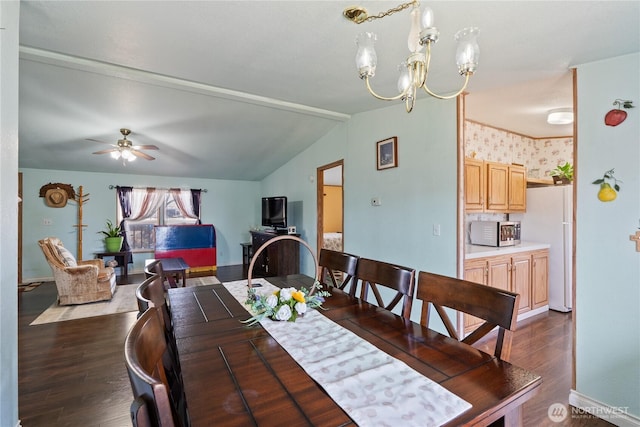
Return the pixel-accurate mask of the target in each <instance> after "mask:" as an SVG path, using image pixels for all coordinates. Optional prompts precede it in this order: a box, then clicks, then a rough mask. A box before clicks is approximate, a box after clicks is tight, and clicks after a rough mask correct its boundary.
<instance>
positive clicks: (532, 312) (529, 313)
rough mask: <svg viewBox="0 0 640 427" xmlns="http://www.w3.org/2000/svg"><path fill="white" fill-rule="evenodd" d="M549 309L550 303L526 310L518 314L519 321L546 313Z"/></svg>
mask: <svg viewBox="0 0 640 427" xmlns="http://www.w3.org/2000/svg"><path fill="white" fill-rule="evenodd" d="M547 311H549V306H548V305H543V306H542V307H538V308H536V309H533V310H529V311H525V312H524V313H522V314H519V315H518V322H519V321H521V320H524V319H528V318H529V317H533V316H536V315H538V314H541V313H544V312H547Z"/></svg>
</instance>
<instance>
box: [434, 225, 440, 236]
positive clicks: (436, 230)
mask: <svg viewBox="0 0 640 427" xmlns="http://www.w3.org/2000/svg"><path fill="white" fill-rule="evenodd" d="M433 235H434V236H439V235H440V224H433Z"/></svg>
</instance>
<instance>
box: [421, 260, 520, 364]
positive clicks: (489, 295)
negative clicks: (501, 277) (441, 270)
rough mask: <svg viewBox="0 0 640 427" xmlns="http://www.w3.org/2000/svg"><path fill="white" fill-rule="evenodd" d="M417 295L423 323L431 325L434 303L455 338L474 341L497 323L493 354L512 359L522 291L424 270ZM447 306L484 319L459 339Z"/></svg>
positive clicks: (507, 359)
mask: <svg viewBox="0 0 640 427" xmlns="http://www.w3.org/2000/svg"><path fill="white" fill-rule="evenodd" d="M416 298H417V299H419V300H421V301H422V313H421V316H420V323H421V324H423V325H424V326H426V327H428V326H429V314H430V307H431V306H433V307H435V309H436V311H437V313H438V315H439V316H440V318H441V319H442V322H443V323H444V326H445V327H446V328H447V332H448V333H449V335H450V336H451V337H452V338H455V339H456V340H458V341H462V342H464V343H466V344H469V345H471V344H474V343H475V342H477V341H478V340H479V339H480V338H482V337H484V336H485V335H486V334H488V333H489V332H491V331H492V330H493V329H494V328H495V327H496V326H497V327H498V338H497V341H496V347H495V351H494V355H495V356H496V357H497V358H498V359H501V360H505V361H509V358H510V356H511V342H512V339H513V331H514V330H515V329H516V322H517V317H518V305H519V303H520V295H519V294H515V293H513V292H509V291H505V290H502V289H499V288H493V287H491V286H486V285H481V284H479V283H474V282H469V281H467V280H462V279H457V278H454V277H447V276H441V275H438V274H433V273H427V272H424V271H421V272H420V274H419V275H418V290H417V294H416ZM444 307H448V308H451V309H454V310H458V311H462V312H464V313H467V314H470V315H472V316H475V317H478V318H479V319H482V320H484V321H485V322H484V323H483V324H481V325H480V326H479V327H478V328H477V329H476V330H474V331H473V332H472V333H471V334H469V335H468V336H466V337H465V338H463V339H460V337H459V335H458V333H457V332H456V329H455V328H454V326H453V323H452V322H451V319H450V318H449V316H448V315H447V313H446V312H445V310H444Z"/></svg>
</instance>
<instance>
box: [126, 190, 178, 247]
mask: <svg viewBox="0 0 640 427" xmlns="http://www.w3.org/2000/svg"><path fill="white" fill-rule="evenodd" d="M116 191H117V193H118V201H119V202H120V209H121V211H122V222H121V223H120V227H121V229H122V230H123V235H124V243H123V244H122V251H130V250H131V246H130V245H129V242H128V241H127V232H126V227H125V223H126V221H127V220H141V219H145V218H149V217H150V216H153V215H155V213H156V211H157V210H158V208H159V207H160V206H162V204H163V202H164V196H165V194H166V190H158V189H155V188H146V189H137V188H133V187H116Z"/></svg>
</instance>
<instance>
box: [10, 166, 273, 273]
mask: <svg viewBox="0 0 640 427" xmlns="http://www.w3.org/2000/svg"><path fill="white" fill-rule="evenodd" d="M21 172H23V188H24V189H23V192H24V203H23V208H24V209H23V254H22V255H23V281H25V282H27V281H29V279H30V278H31V279H40V278H46V277H50V276H51V269H50V268H49V265H48V264H47V263H46V261H45V259H44V256H43V254H42V252H41V251H40V248H39V247H38V244H37V242H38V240H39V239H42V238H43V237H46V236H56V237H59V238H60V239H61V240H62V241H63V243H64V245H65V246H66V247H68V248H69V249H70V250H71V251H72V252H73V253H74V254H75V253H76V249H77V244H76V239H77V234H76V233H77V232H76V227H74V226H75V225H76V224H77V212H78V210H77V204H75V203H72V202H69V203H67V205H66V206H65V207H64V208H51V207H48V206H46V205H45V204H44V200H43V198H41V197H39V192H40V187H42V186H43V185H45V184H48V183H50V182H54V183H57V182H60V183H64V184H71V185H73V187H74V188H75V189H76V191H78V187H79V186H80V185H82V187H83V191H84V193H89V195H90V196H89V201H88V202H87V203H86V204H84V206H83V223H84V224H86V225H87V227H85V229H84V232H83V244H82V245H83V258H92V257H93V253H94V252H101V251H103V250H104V243H103V239H102V237H101V234H98V231H100V230H102V229H103V228H104V223H105V221H106V220H107V219H111V220H115V216H116V191H115V190H110V189H109V188H108V187H109V185H130V186H134V187H138V186H141V187H145V186H153V187H162V188H168V187H189V188H200V189H206V190H207V192H206V193H203V194H202V212H201V216H202V223H203V224H213V225H214V226H215V228H216V245H217V248H216V251H217V262H218V265H219V266H223V265H233V264H241V263H242V250H241V248H240V242H247V241H249V240H250V235H249V229H250V227H252V226H253V225H255V224H256V223H257V222H258V221H259V218H258V216H259V211H260V197H259V190H260V184H259V183H258V182H252V181H223V180H215V179H192V178H178V177H160V176H142V175H127V174H118V175H113V174H99V173H87V172H73V171H56V170H43V169H23V170H21ZM45 218H46V219H50V220H51V221H52V222H53V224H52V225H50V226H46V225H43V219H45ZM150 257H152V254H151V253H142V254H135V255H134V265H133V266H129V268H130V270H131V271H134V272H135V271H142V268H143V267H144V260H145V259H146V258H150Z"/></svg>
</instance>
